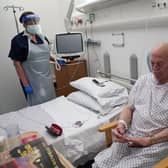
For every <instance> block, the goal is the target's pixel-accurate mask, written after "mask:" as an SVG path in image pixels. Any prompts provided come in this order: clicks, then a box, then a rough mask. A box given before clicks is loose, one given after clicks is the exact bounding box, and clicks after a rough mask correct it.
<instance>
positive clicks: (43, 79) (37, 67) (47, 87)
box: [9, 12, 56, 106]
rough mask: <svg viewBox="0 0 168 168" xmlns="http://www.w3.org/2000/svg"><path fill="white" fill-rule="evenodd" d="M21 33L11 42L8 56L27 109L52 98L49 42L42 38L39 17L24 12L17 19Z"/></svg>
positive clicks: (53, 96)
mask: <svg viewBox="0 0 168 168" xmlns="http://www.w3.org/2000/svg"><path fill="white" fill-rule="evenodd" d="M19 21H20V23H22V24H23V27H24V28H25V30H24V31H23V32H21V33H19V34H18V35H16V36H15V37H14V38H13V39H12V41H11V49H10V52H9V57H10V58H11V59H12V60H13V63H14V66H15V68H16V71H17V74H18V77H19V79H20V81H21V84H22V86H23V90H24V92H25V95H26V98H27V103H28V105H29V106H33V105H37V104H40V103H43V102H46V101H48V100H51V99H53V98H55V97H56V95H55V89H54V85H53V81H52V74H51V69H50V63H49V60H52V61H53V60H54V58H52V57H50V52H49V43H48V40H47V39H46V37H45V36H43V35H42V31H41V27H40V24H39V21H40V17H39V16H38V15H36V14H35V13H33V12H24V13H23V14H22V15H21V16H20V18H19Z"/></svg>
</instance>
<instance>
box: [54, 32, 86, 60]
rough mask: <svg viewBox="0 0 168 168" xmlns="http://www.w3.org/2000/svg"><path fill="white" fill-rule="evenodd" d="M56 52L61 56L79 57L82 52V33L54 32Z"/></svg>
mask: <svg viewBox="0 0 168 168" xmlns="http://www.w3.org/2000/svg"><path fill="white" fill-rule="evenodd" d="M56 53H57V55H58V56H61V57H65V58H68V57H79V56H80V55H81V54H83V53H84V43H83V37H82V33H64V34H56Z"/></svg>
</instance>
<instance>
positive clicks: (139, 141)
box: [126, 137, 151, 147]
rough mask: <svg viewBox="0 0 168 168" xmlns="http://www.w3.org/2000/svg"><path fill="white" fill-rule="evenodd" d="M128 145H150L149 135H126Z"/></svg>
mask: <svg viewBox="0 0 168 168" xmlns="http://www.w3.org/2000/svg"><path fill="white" fill-rule="evenodd" d="M126 140H127V141H128V142H129V146H130V147H147V146H150V145H151V140H150V137H138V138H137V137H127V138H126Z"/></svg>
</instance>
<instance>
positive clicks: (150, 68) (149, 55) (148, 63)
mask: <svg viewBox="0 0 168 168" xmlns="http://www.w3.org/2000/svg"><path fill="white" fill-rule="evenodd" d="M146 60H147V65H148V69H149V71H150V72H152V65H151V52H149V53H148V54H147V57H146Z"/></svg>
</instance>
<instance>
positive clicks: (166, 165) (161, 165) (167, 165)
mask: <svg viewBox="0 0 168 168" xmlns="http://www.w3.org/2000/svg"><path fill="white" fill-rule="evenodd" d="M117 124H118V121H117V120H116V121H112V122H110V123H107V124H104V125H102V126H100V127H99V128H98V131H99V132H105V138H106V147H109V146H110V145H111V144H112V131H111V129H113V128H115V127H116V126H117ZM154 168H168V157H166V158H165V159H163V160H161V161H160V162H158V163H156V164H155V165H154Z"/></svg>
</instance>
